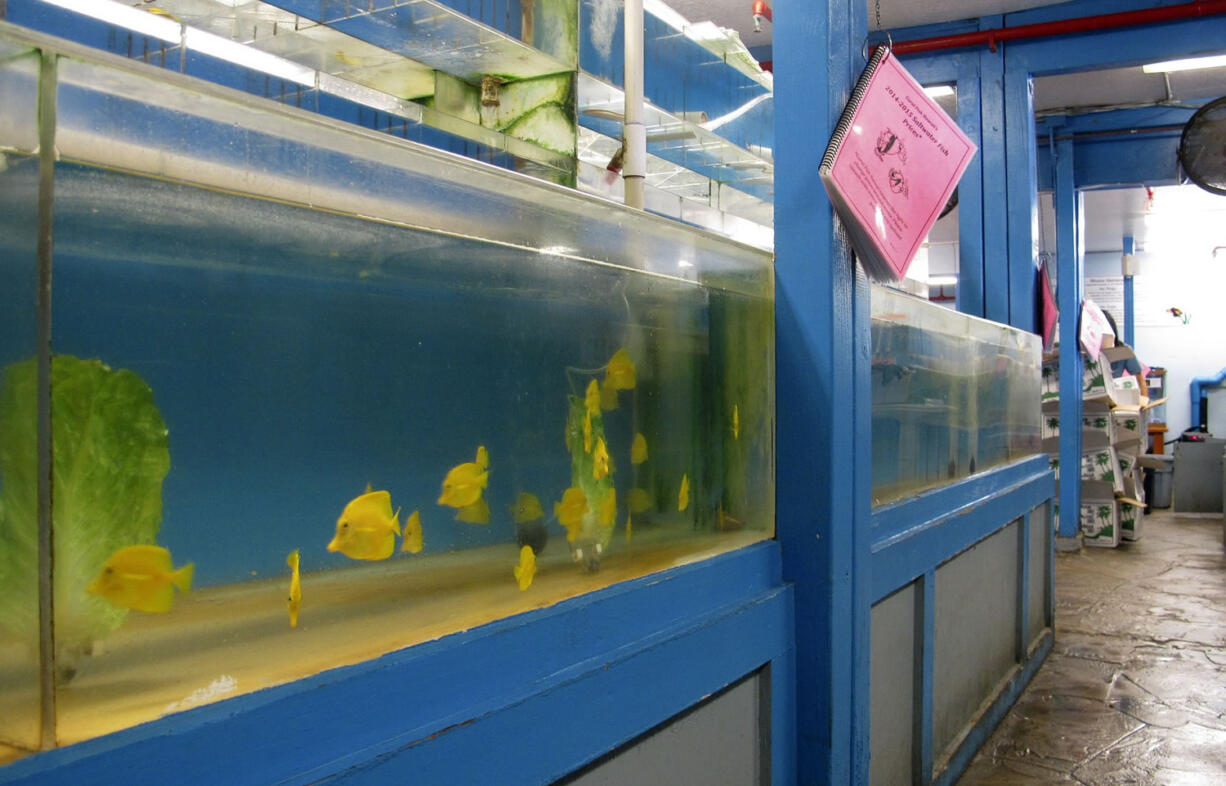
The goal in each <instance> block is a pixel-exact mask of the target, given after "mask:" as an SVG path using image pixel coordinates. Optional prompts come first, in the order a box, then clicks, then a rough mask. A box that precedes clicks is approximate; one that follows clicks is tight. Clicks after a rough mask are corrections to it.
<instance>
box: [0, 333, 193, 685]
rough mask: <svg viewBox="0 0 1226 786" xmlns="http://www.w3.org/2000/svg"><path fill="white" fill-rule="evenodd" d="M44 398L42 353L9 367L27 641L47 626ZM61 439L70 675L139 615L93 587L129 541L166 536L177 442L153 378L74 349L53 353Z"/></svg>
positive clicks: (1, 611)
mask: <svg viewBox="0 0 1226 786" xmlns="http://www.w3.org/2000/svg"><path fill="white" fill-rule="evenodd" d="M37 402H38V371H37V368H36V365H35V361H34V360H33V359H30V360H26V361H22V362H19V363H14V364H12V365H10V366H8V367H6V368H5V369H4V370H3V373H2V374H0V625H2V626H4V628H6V629H8V630H9V632H10V633H11V634H12V635H13V636H14V637H15V638H18V639H20V640H27V641H29V640H34V639H36V636H37V630H38V602H37V587H38V573H37V572H38V502H37V499H38V483H37V476H38V470H37V455H38V442H37V434H38V425H37V420H38V404H37ZM51 439H52V446H53V461H52V467H51V470H52V494H53V499H54V500H55V505H54V506H53V510H52V517H53V520H52V525H53V531H54V538H55V543H54V548H55V565H56V568H57V569H56V571H55V635H56V659H57V667H58V669H59V671H60V678H61V679H68V678H69V677H71V675H72V674H73V672H74V671H75V664H76V663H77V661H78V660H79V658H80V657H82V656H83V655H85V654H87V653H89V652H90V651H91V650H92V648H93V644H94V642H95V641H97V640H100V639H102V638H104V637H105V636H106V635H107V634H108V633H110V632H111V631H113V630H115V629H116V628H118V627H119V626H120V625H122V624H123V622H124V620H125V619H126V617H127V615H128V610H129V608H130V607H129V606H125V605H123V604H115V603H113V602H111V601H110V600H108V599H107V597H106V596H105V595H102V594H92V593H90V592H89V591H88V588H89V587H90V585H91V584H92V583H93V582H94V581H95V579H97V578H98V577H99V574H101V573H102V571H103V568H104V566H105V565H106V564H107V562H108V560H110V559H112V558H113V557H114V555H115V554H116V553H117V552H119V551H120V550H121V549H123V548H125V547H130V546H136V545H141V544H148V545H152V544H153V543H154V541H155V540H156V537H157V534H158V530H159V528H160V526H161V521H162V481H163V479H164V478H165V477H166V474H167V472H169V470H170V450H169V446H168V436H167V430H166V423H165V421H163V419H162V415H161V413H160V412H159V411H158V408H157V406H156V405H155V404H154V396H153V390H152V389H151V388H150V387H149V385H148V384H146V383H145V381H144V380H143V379H141V378H140V377H139V376H137V375H136V374H135V373H133V372H132V371H128V370H124V369H113V368H111V367H109V366H107V365H106V364H105V363H103V362H102V361H100V360H84V359H81V358H77V357H73V356H71V355H56V356H54V357H53V358H52V360H51ZM182 576H183V574H180V578H182ZM164 594H165V593H163V596H164ZM32 637H33V638H32Z"/></svg>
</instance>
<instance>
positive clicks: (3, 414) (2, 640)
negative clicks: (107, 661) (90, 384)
mask: <svg viewBox="0 0 1226 786" xmlns="http://www.w3.org/2000/svg"><path fill="white" fill-rule="evenodd" d="M0 53H2V55H0V57H2V58H3V59H2V60H0V107H4V109H3V111H0V763H4V762H6V761H9V760H11V759H12V758H14V757H15V756H17V755H19V752H20V751H23V750H24V751H28V750H34V749H37V747H38V745H39V719H40V714H39V661H38V642H39V627H38V626H39V616H38V574H37V571H38V554H37V550H38V521H37V517H38V503H37V499H38V484H37V480H36V478H37V476H38V473H37V469H36V467H37V434H38V426H37V420H36V415H37V396H36V390H37V387H36V384H35V363H36V360H35V346H36V339H35V336H36V329H37V314H36V309H35V302H36V293H37V286H38V256H37V244H38V190H39V189H38V184H39V173H38V155H37V149H38V112H37V107H38V69H39V55H38V53H37V52H36V51H34V50H32V49H31V48H30V47H18V46H13V45H11V44H9V42H2V41H0ZM31 551H32V552H33V558H32V559H30V560H27V559H25V556H26V555H28V554H30V553H31Z"/></svg>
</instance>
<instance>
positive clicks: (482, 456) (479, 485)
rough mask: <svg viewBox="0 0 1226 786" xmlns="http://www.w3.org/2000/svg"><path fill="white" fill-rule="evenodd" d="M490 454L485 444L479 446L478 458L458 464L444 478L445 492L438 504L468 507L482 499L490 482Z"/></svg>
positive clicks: (440, 496)
mask: <svg viewBox="0 0 1226 786" xmlns="http://www.w3.org/2000/svg"><path fill="white" fill-rule="evenodd" d="M489 469H490V456H489V454H488V453H487V452H486V451H485V446H484V445H481V446H479V447H478V448H477V459H476V460H475V461H469V462H466V463H464V464H457V465H456V466H454V467H452V468H451V470H450V471H449V472H448V473H447V477H445V478H443V493H442V494H440V495H439V498H438V504H440V505H450V506H451V507H453V508H466V507H468V506H469V505H472V504H473V503H474V502H476V501H477V500H479V499H481V490H482V489H484V488H485V487H486V486H487V485H488V484H489V479H490V473H489Z"/></svg>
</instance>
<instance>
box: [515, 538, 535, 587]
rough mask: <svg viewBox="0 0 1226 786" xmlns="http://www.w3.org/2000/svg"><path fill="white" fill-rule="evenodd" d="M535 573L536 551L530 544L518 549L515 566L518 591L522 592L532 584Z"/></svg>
mask: <svg viewBox="0 0 1226 786" xmlns="http://www.w3.org/2000/svg"><path fill="white" fill-rule="evenodd" d="M535 575H536V552H534V551H533V550H532V547H531V546H524V547H523V548H521V549H520V550H519V564H518V565H516V566H515V581H517V582H518V583H519V591H520V592H523V591H524V590H526V589H528V587H531V586H532V578H533V577H534V576H535Z"/></svg>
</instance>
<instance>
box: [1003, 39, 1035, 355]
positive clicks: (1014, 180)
mask: <svg viewBox="0 0 1226 786" xmlns="http://www.w3.org/2000/svg"><path fill="white" fill-rule="evenodd" d="M1035 158H1036V155H1035V129H1034V90H1033V88H1032V85H1031V80H1030V74H1029V73H1027V72H1026V71H1024V70H1018V69H1016V68H1013V67H1012V66H1011V63H1010V62H1009V58H1008V56H1006V58H1005V165H1006V169H1005V172H1006V175H1005V179H1006V180H1007V181H1008V183H1007V190H1008V205H1009V217H1008V220H1009V275H1008V279H1007V282H1008V287H1009V316H1008V319H1005V320H1001V321H1004V322H1008V323H1009V324H1010V325H1012V326H1013V327H1016V328H1021V329H1022V330H1029V331H1031V332H1034V330H1035V297H1034V295H1035V281H1036V274H1037V270H1036V267H1035V261H1036V259H1037V257H1038V245H1037V236H1038V225H1039V209H1038V183H1037V177H1036V174H1035Z"/></svg>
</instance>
